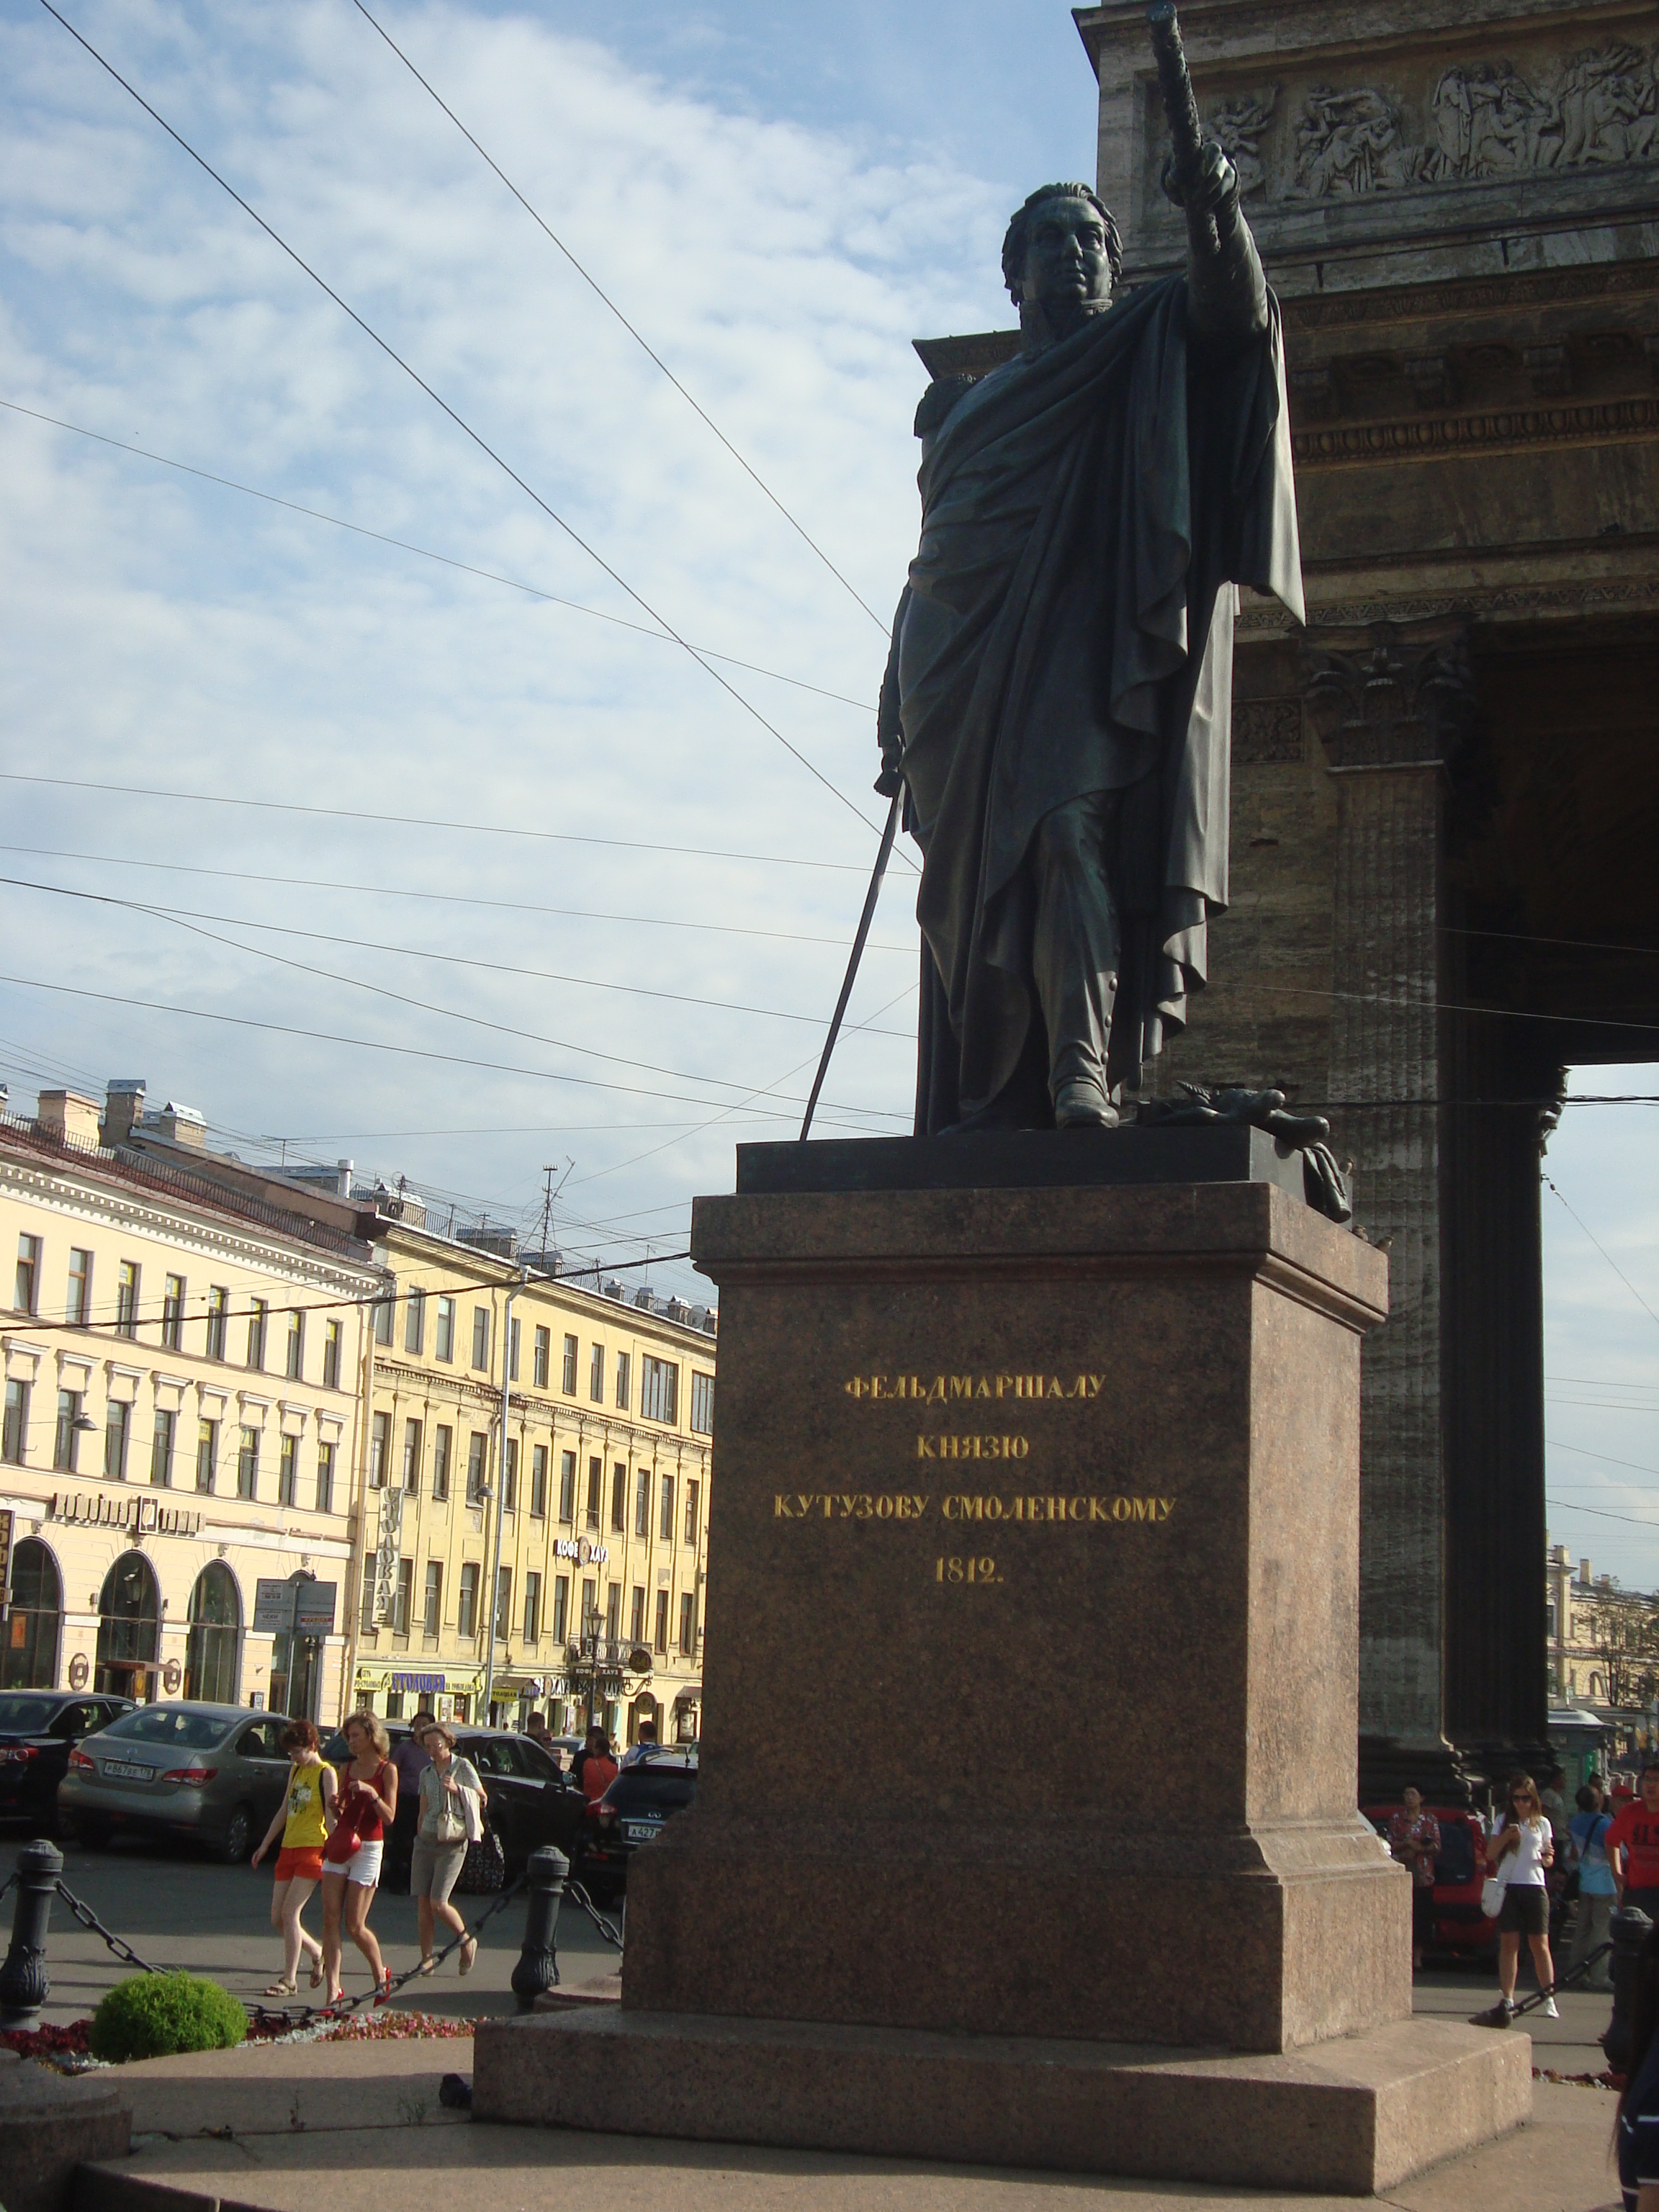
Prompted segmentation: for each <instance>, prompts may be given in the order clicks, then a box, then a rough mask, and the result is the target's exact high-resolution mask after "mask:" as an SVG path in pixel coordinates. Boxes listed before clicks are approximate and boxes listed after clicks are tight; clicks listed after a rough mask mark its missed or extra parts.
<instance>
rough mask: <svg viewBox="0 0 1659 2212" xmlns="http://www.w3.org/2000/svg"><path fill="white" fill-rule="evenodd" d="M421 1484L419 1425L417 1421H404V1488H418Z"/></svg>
mask: <svg viewBox="0 0 1659 2212" xmlns="http://www.w3.org/2000/svg"><path fill="white" fill-rule="evenodd" d="M420 1486H421V1425H420V1423H419V1422H418V1421H405V1422H404V1489H405V1490H418V1489H419V1488H420Z"/></svg>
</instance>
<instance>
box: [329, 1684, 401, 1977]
mask: <svg viewBox="0 0 1659 2212" xmlns="http://www.w3.org/2000/svg"><path fill="white" fill-rule="evenodd" d="M345 1737H346V1741H347V1742H348V1743H349V1745H350V1747H351V1758H350V1759H349V1763H348V1764H347V1765H345V1766H343V1768H342V1769H341V1771H340V1777H339V1784H338V1792H337V1802H336V1807H335V1815H334V1827H333V1831H332V1832H331V1834H330V1836H329V1839H328V1841H327V1842H326V1843H325V1844H324V1846H323V1972H324V1973H325V1975H326V1976H327V1978H328V2002H329V2003H330V2004H331V2005H337V2004H338V2003H339V2002H340V2001H341V1999H342V1998H343V1996H344V1995H345V1990H344V1987H343V1984H342V1983H341V1980H340V1929H341V1925H342V1923H343V1925H344V1928H345V1932H346V1934H347V1935H348V1936H350V1938H351V1940H352V1942H354V1943H355V1944H356V1946H357V1948H358V1949H359V1950H360V1951H361V1952H362V1954H363V1956H364V1958H365V1959H367V1960H368V1970H369V1972H370V1973H371V1974H373V1975H374V2001H375V2002H376V2003H377V2004H380V2003H381V2002H384V2001H385V1999H386V1997H387V1996H389V1995H390V1993H391V1982H392V1972H391V1969H390V1968H389V1967H388V1966H386V1962H385V1961H384V1960H382V1958H381V1956H380V1945H379V1944H378V1943H377V1942H375V1940H374V1935H373V1934H372V1932H371V1931H370V1929H369V1925H368V1908H369V1906H370V1905H372V1904H373V1903H374V1892H375V1889H376V1887H377V1886H378V1885H379V1882H380V1854H381V1852H382V1850H384V1849H385V1844H386V1830H387V1828H389V1827H390V1826H391V1825H392V1821H393V1820H396V1819H397V1817H398V1770H397V1768H396V1767H395V1766H393V1765H392V1762H391V1761H390V1760H389V1759H387V1757H386V1752H387V1749H388V1748H389V1741H390V1740H389V1738H388V1737H387V1735H386V1729H385V1726H384V1725H383V1723H381V1722H380V1721H379V1720H377V1719H376V1718H375V1717H374V1714H373V1713H353V1715H352V1716H351V1718H350V1719H349V1721H348V1722H347V1723H346V1724H345Z"/></svg>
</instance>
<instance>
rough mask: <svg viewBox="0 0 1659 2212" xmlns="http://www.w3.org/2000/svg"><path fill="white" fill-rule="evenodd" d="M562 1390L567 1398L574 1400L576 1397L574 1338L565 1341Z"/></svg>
mask: <svg viewBox="0 0 1659 2212" xmlns="http://www.w3.org/2000/svg"><path fill="white" fill-rule="evenodd" d="M562 1388H563V1390H564V1395H565V1396H566V1397H567V1398H574V1396H575V1395H576V1340H575V1338H574V1336H568V1337H566V1339H565V1340H564V1376H563V1381H562Z"/></svg>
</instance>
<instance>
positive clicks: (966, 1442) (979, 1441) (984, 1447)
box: [916, 1435, 1031, 1459]
mask: <svg viewBox="0 0 1659 2212" xmlns="http://www.w3.org/2000/svg"><path fill="white" fill-rule="evenodd" d="M1030 1449H1031V1447H1030V1441H1029V1440H1028V1439H1027V1438H1026V1437H958V1436H951V1435H939V1436H932V1437H917V1438H916V1457H917V1458H918V1459H1024V1457H1025V1456H1026V1455H1027V1454H1028V1453H1029V1452H1030Z"/></svg>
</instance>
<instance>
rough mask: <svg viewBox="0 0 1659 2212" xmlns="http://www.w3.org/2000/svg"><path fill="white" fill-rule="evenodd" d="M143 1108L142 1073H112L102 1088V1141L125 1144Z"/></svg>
mask: <svg viewBox="0 0 1659 2212" xmlns="http://www.w3.org/2000/svg"><path fill="white" fill-rule="evenodd" d="M143 1110H144V1079H143V1076H142V1075H112V1077H111V1078H110V1079H109V1081H108V1083H107V1084H106V1085H105V1088H104V1142H105V1143H106V1145H110V1146H115V1145H125V1142H126V1140H127V1139H128V1138H129V1137H130V1136H131V1134H132V1125H133V1123H134V1122H135V1121H137V1119H138V1116H139V1115H141V1114H142V1113H143Z"/></svg>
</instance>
